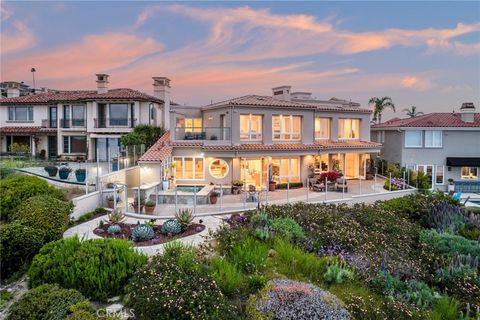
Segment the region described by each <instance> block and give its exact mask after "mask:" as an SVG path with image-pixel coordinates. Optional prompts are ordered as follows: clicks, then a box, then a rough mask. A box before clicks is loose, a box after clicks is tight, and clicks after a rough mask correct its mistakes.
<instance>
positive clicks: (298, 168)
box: [272, 157, 302, 183]
mask: <svg viewBox="0 0 480 320" xmlns="http://www.w3.org/2000/svg"><path fill="white" fill-rule="evenodd" d="M292 159H297V164H298V165H297V172H298V176H292V175H291V172H292ZM274 160H275V161H278V163H279V165H280V167H281V166H282V162H283V161H285V160H286V161H287V162H288V175H287V176H282V175H280V174H279V175H278V176H275V177H274V178H276V179H277V180H278V183H286V182H281V181H282V179H285V178H286V179H287V181H290V182H291V181H292V178H297V177H298V181H302V179H301V175H302V173H301V172H300V157H287V158H273V159H272V162H273V161H274Z"/></svg>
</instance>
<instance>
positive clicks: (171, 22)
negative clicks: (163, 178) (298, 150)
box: [1, 1, 480, 118]
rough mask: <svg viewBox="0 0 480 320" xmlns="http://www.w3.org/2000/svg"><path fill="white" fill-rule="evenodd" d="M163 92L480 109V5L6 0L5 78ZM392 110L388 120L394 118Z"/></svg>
mask: <svg viewBox="0 0 480 320" xmlns="http://www.w3.org/2000/svg"><path fill="white" fill-rule="evenodd" d="M31 67H35V68H36V70H37V72H36V74H35V76H36V80H37V81H36V83H37V87H49V88H56V89H93V88H95V76H94V75H95V73H108V74H110V87H111V88H116V87H131V88H136V89H140V90H142V91H145V92H147V93H152V86H151V85H152V80H151V77H152V76H167V77H169V78H170V79H171V80H172V98H173V100H175V101H176V102H179V103H182V104H183V103H186V104H190V105H202V104H206V103H210V101H214V102H215V101H219V100H223V99H227V98H231V97H235V96H241V95H245V94H265V95H267V94H268V95H270V94H271V88H272V87H274V86H279V85H284V84H288V85H292V86H293V90H294V91H295V90H298V91H311V92H313V95H314V96H316V97H318V98H325V99H328V98H330V97H333V96H335V97H338V98H344V99H351V100H353V101H358V102H360V103H362V105H366V104H367V102H368V99H369V98H370V97H372V96H384V95H387V96H390V97H392V99H393V101H394V102H395V103H396V105H397V114H396V116H403V115H404V114H403V113H402V112H401V109H403V108H407V107H410V106H411V105H415V106H417V108H418V109H419V110H420V111H424V112H434V111H452V110H453V109H455V108H456V109H458V107H459V106H460V105H461V103H462V102H465V101H472V102H474V103H475V105H476V106H477V110H478V109H480V89H479V88H480V2H477V1H472V2H404V3H398V2H322V3H318V2H281V3H274V2H201V3H200V2H177V3H173V2H93V1H87V2H43V1H35V2H19V1H16V2H12V1H10V2H9V1H2V4H1V77H2V81H5V80H12V81H25V82H26V83H29V84H31V82H32V81H31V79H32V76H31V73H30V68H31ZM392 115H393V114H392V113H387V114H385V116H384V118H389V117H392Z"/></svg>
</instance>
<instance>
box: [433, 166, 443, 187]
mask: <svg viewBox="0 0 480 320" xmlns="http://www.w3.org/2000/svg"><path fill="white" fill-rule="evenodd" d="M439 168H442V182H437V177H438V171H440V170H439ZM435 184H438V185H444V184H445V166H444V165H443V164H437V165H436V166H435Z"/></svg>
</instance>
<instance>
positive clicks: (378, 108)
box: [368, 97, 395, 123]
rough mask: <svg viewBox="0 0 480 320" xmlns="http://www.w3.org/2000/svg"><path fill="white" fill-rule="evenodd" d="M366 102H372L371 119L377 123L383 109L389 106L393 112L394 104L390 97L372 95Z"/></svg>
mask: <svg viewBox="0 0 480 320" xmlns="http://www.w3.org/2000/svg"><path fill="white" fill-rule="evenodd" d="M368 103H369V104H373V106H374V108H373V120H374V121H375V120H376V121H377V122H378V123H380V122H382V112H383V111H385V109H387V108H390V109H392V110H393V112H395V105H394V104H393V101H392V98H390V97H381V98H378V97H373V98H371V99H370V101H368Z"/></svg>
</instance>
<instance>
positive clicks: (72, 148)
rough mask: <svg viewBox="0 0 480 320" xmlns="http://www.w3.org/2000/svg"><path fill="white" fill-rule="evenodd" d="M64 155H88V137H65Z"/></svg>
mask: <svg viewBox="0 0 480 320" xmlns="http://www.w3.org/2000/svg"><path fill="white" fill-rule="evenodd" d="M63 153H87V137H85V136H63Z"/></svg>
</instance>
